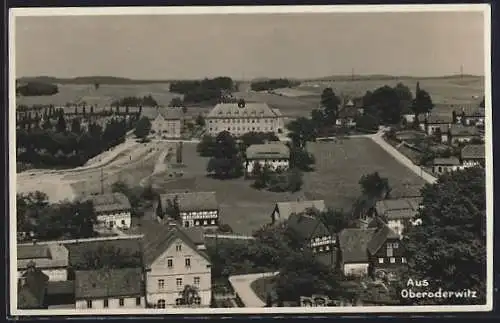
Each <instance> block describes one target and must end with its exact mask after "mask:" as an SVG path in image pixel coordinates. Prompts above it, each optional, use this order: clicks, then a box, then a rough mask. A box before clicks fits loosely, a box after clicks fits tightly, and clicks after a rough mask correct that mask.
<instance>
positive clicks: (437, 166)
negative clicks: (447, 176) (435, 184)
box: [432, 157, 461, 174]
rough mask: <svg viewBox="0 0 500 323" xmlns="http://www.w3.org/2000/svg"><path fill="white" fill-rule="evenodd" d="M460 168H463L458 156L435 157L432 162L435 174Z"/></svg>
mask: <svg viewBox="0 0 500 323" xmlns="http://www.w3.org/2000/svg"><path fill="white" fill-rule="evenodd" d="M459 169H461V164H460V161H459V160H458V158H456V157H448V158H435V159H434V161H433V162H432V172H433V173H435V174H443V173H446V172H451V171H456V170H459Z"/></svg>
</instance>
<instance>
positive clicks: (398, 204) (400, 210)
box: [375, 198, 422, 236]
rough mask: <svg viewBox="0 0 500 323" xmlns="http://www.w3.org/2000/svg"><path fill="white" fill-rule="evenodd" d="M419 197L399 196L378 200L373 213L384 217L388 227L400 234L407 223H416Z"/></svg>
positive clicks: (420, 201)
mask: <svg viewBox="0 0 500 323" xmlns="http://www.w3.org/2000/svg"><path fill="white" fill-rule="evenodd" d="M421 203H422V199H421V198H401V199H387V200H381V201H378V202H377V204H376V205H375V213H376V215H377V216H378V217H380V218H382V219H384V220H385V221H386V223H387V225H388V227H389V228H390V229H391V230H393V231H394V232H395V233H396V234H397V235H399V236H402V233H403V230H404V229H405V227H407V226H408V225H409V224H412V225H416V224H418V223H419V222H417V221H416V219H415V216H416V215H417V214H418V210H419V209H420V205H421Z"/></svg>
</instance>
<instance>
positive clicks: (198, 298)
mask: <svg viewBox="0 0 500 323" xmlns="http://www.w3.org/2000/svg"><path fill="white" fill-rule="evenodd" d="M194 303H195V304H196V305H201V297H195V298H194Z"/></svg>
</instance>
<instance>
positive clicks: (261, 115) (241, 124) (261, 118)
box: [205, 102, 284, 136]
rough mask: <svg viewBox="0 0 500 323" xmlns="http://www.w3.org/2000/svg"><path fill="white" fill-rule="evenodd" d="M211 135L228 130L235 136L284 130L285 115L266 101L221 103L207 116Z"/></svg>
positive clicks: (207, 124) (207, 126)
mask: <svg viewBox="0 0 500 323" xmlns="http://www.w3.org/2000/svg"><path fill="white" fill-rule="evenodd" d="M205 119H206V128H207V132H208V134H209V135H212V136H216V135H217V134H218V133H220V132H222V131H228V132H230V133H231V134H232V135H234V136H241V135H243V134H245V133H247V132H274V133H282V132H283V131H284V122H283V117H282V115H281V113H280V112H279V110H277V109H271V108H270V107H269V106H268V105H267V104H266V103H244V102H240V103H219V104H217V105H216V106H215V107H214V108H213V109H212V110H211V111H210V112H209V113H208V115H207V116H206V118H205Z"/></svg>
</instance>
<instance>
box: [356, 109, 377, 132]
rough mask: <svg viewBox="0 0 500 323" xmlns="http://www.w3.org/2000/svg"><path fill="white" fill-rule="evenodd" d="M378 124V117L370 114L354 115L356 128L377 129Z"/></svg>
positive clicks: (364, 129)
mask: <svg viewBox="0 0 500 323" xmlns="http://www.w3.org/2000/svg"><path fill="white" fill-rule="evenodd" d="M379 126H380V120H379V119H378V117H376V116H373V115H370V114H366V113H365V114H362V115H359V116H358V117H356V128H357V129H359V130H362V131H369V132H372V131H377V130H378V127H379Z"/></svg>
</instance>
